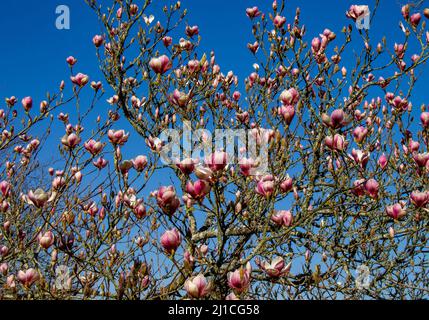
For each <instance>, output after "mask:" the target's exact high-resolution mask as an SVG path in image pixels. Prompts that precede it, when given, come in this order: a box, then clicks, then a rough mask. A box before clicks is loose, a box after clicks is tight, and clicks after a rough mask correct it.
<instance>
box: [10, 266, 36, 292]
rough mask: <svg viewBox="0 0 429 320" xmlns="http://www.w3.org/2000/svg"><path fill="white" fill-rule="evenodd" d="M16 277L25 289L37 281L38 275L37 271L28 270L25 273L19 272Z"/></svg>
mask: <svg viewBox="0 0 429 320" xmlns="http://www.w3.org/2000/svg"><path fill="white" fill-rule="evenodd" d="M16 277H17V279H18V280H19V281H20V282H21V283H22V284H23V285H24V286H25V287H27V288H28V287H31V285H32V284H33V283H35V282H36V281H38V280H39V278H40V275H39V272H38V271H37V270H35V269H33V268H30V269H27V270H25V271H22V270H19V271H18V274H17V276H16Z"/></svg>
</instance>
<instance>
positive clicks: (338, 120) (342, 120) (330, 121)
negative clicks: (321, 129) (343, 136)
mask: <svg viewBox="0 0 429 320" xmlns="http://www.w3.org/2000/svg"><path fill="white" fill-rule="evenodd" d="M322 120H323V123H325V124H326V125H327V126H328V127H331V128H333V129H337V128H341V127H343V126H345V125H346V124H347V121H346V114H345V113H344V111H343V110H342V109H336V110H334V111H332V113H331V116H328V115H327V114H326V113H324V114H323V115H322Z"/></svg>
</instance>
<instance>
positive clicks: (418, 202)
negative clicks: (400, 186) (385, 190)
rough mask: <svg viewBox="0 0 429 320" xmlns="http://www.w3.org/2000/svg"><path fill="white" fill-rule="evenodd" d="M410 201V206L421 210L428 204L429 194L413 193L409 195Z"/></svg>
mask: <svg viewBox="0 0 429 320" xmlns="http://www.w3.org/2000/svg"><path fill="white" fill-rule="evenodd" d="M410 199H411V202H412V204H413V205H415V206H416V207H417V208H423V207H425V206H426V205H427V204H428V203H429V192H427V191H424V192H420V191H413V192H412V193H411V195H410Z"/></svg>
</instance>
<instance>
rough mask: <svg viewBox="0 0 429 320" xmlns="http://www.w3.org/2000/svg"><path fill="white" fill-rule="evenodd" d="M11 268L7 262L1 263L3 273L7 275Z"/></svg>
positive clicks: (1, 272)
mask: <svg viewBox="0 0 429 320" xmlns="http://www.w3.org/2000/svg"><path fill="white" fill-rule="evenodd" d="M8 270H9V266H8V264H7V263H6V262H3V263H2V264H0V274H2V275H4V276H5V275H7V271H8Z"/></svg>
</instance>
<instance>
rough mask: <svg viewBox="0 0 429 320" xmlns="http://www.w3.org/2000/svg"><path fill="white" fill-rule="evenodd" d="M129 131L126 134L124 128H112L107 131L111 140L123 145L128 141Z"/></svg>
mask: <svg viewBox="0 0 429 320" xmlns="http://www.w3.org/2000/svg"><path fill="white" fill-rule="evenodd" d="M128 136H129V133H127V134H125V131H124V130H112V129H110V130H109V131H108V132H107V137H108V138H109V140H110V142H111V143H113V144H115V145H123V144H124V143H125V142H127V141H128Z"/></svg>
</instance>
